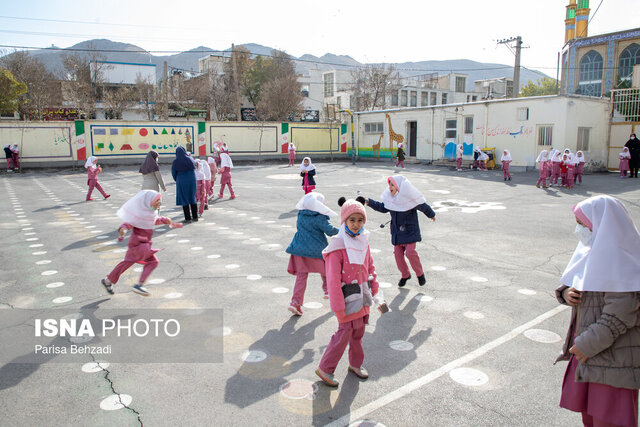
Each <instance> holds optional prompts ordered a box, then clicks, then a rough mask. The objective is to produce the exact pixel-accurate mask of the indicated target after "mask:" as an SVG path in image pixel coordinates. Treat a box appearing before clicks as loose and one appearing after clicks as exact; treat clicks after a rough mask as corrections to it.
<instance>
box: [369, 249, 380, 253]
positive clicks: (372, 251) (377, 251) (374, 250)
mask: <svg viewBox="0 0 640 427" xmlns="http://www.w3.org/2000/svg"><path fill="white" fill-rule="evenodd" d="M370 252H371V253H372V254H379V253H380V252H382V251H381V250H380V249H371V250H370Z"/></svg>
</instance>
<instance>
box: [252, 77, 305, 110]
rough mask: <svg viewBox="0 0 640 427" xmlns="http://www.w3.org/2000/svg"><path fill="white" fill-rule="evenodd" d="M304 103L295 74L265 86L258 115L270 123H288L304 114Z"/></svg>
mask: <svg viewBox="0 0 640 427" xmlns="http://www.w3.org/2000/svg"><path fill="white" fill-rule="evenodd" d="M302 101H303V97H302V93H301V92H300V83H299V82H298V79H297V77H296V75H295V74H293V75H284V76H282V77H276V78H275V79H274V80H271V81H269V82H267V83H266V84H265V85H264V86H263V88H262V94H261V97H260V101H259V102H258V104H257V105H256V113H258V114H259V116H263V117H264V118H265V119H266V120H269V121H286V120H289V119H290V117H292V116H294V115H299V114H301V113H302Z"/></svg>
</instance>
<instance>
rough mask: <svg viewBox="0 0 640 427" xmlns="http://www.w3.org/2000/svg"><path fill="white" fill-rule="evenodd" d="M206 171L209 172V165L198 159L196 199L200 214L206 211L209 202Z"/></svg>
mask: <svg viewBox="0 0 640 427" xmlns="http://www.w3.org/2000/svg"><path fill="white" fill-rule="evenodd" d="M206 172H209V173H210V171H209V165H208V164H207V163H206V162H205V161H204V160H202V159H196V201H197V202H198V216H199V217H201V216H202V214H203V213H204V209H205V205H206V204H207V182H209V181H210V179H207V174H206Z"/></svg>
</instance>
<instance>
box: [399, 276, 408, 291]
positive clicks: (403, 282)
mask: <svg viewBox="0 0 640 427" xmlns="http://www.w3.org/2000/svg"><path fill="white" fill-rule="evenodd" d="M409 279H411V276H409V277H406V278H404V277H403V278H402V279H400V281H399V282H398V287H400V288H402V287H403V286H404V285H406V284H407V280H409Z"/></svg>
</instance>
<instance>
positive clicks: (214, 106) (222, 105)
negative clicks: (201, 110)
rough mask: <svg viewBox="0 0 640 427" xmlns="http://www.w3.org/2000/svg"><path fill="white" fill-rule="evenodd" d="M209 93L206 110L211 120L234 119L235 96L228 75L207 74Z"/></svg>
mask: <svg viewBox="0 0 640 427" xmlns="http://www.w3.org/2000/svg"><path fill="white" fill-rule="evenodd" d="M207 77H208V80H209V92H208V96H207V108H208V111H209V113H210V117H211V120H215V121H218V120H229V119H230V118H231V117H234V118H235V96H234V93H233V85H232V84H231V77H230V76H229V75H226V74H225V75H219V74H214V73H212V72H210V73H208V76H207Z"/></svg>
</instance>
